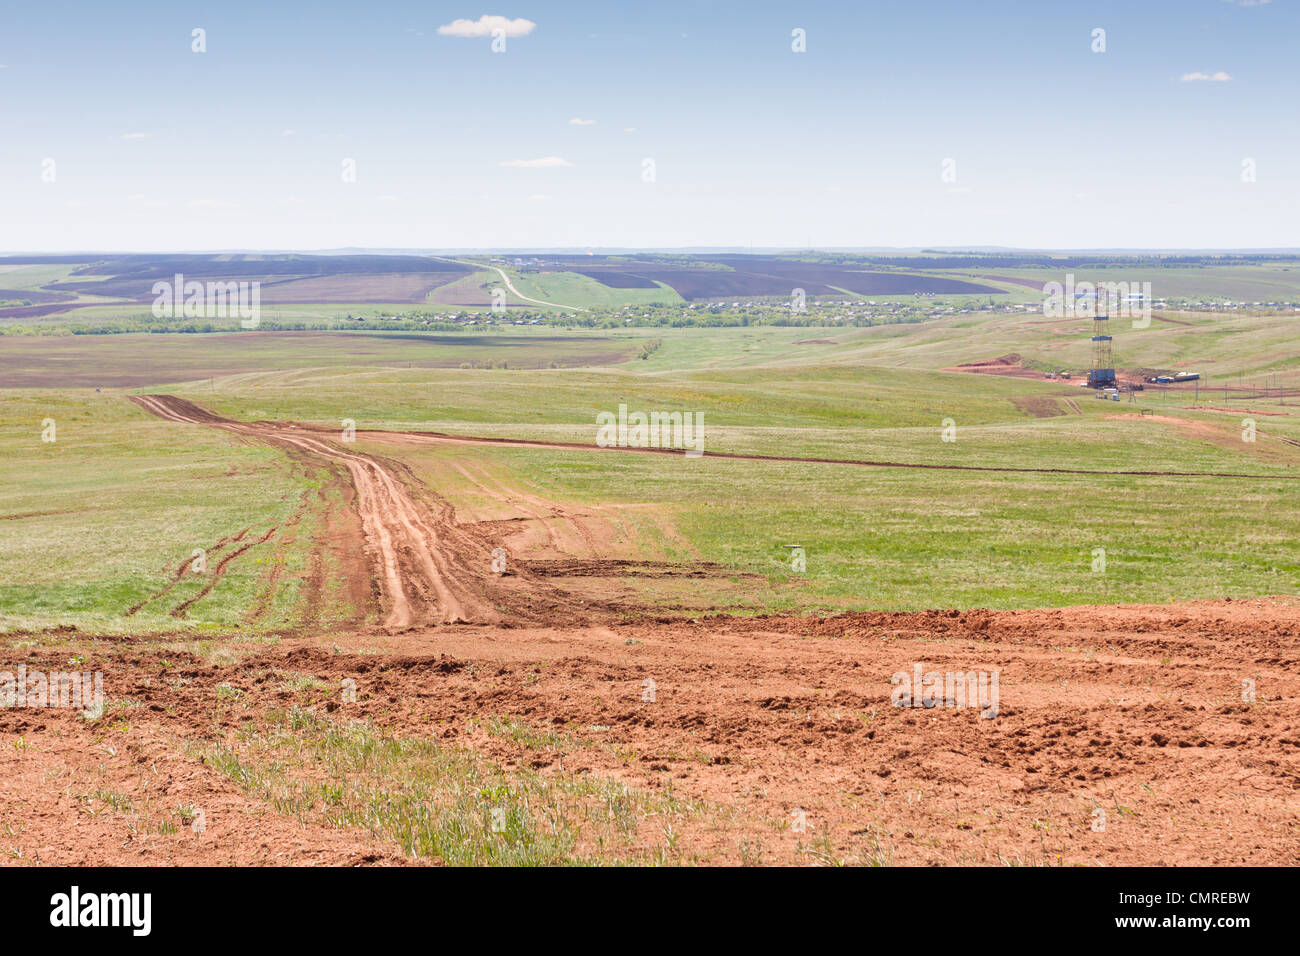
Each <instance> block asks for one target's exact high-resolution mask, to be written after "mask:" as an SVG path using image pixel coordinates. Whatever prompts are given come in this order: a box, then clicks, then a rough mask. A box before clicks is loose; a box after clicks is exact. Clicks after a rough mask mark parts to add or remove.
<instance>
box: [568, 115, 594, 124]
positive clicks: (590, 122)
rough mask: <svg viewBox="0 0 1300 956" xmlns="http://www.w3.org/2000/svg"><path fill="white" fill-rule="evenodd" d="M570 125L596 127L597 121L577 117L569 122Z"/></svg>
mask: <svg viewBox="0 0 1300 956" xmlns="http://www.w3.org/2000/svg"><path fill="white" fill-rule="evenodd" d="M569 125H570V126H595V125H596V121H595V120H589V119H581V118H580V117H577V116H575V117H574V118H573V119H571V120H569Z"/></svg>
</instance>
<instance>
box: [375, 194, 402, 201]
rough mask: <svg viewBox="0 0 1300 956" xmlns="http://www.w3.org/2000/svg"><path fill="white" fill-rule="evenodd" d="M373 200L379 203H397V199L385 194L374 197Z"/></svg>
mask: <svg viewBox="0 0 1300 956" xmlns="http://www.w3.org/2000/svg"><path fill="white" fill-rule="evenodd" d="M375 198H376V199H377V200H379V201H380V202H397V197H396V196H394V195H393V194H392V193H385V194H384V195H382V196H376V197H375Z"/></svg>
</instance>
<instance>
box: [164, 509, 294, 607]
mask: <svg viewBox="0 0 1300 956" xmlns="http://www.w3.org/2000/svg"><path fill="white" fill-rule="evenodd" d="M279 530H280V528H279V525H275V526H273V527H272V528H271V529H270V530H269V531H267V532H266V534H264V535H262V536H261V537H260V538H257V539H256V540H254V541H250V542H248V543H247V544H245V545H241V546H240V547H238V548H236V549H235V550H234V551H231V552H230V553H229V554H228V555H226V556H225V557H224V558H222V559H221V560H220V561H218V562H217V566H216V567H215V568H213V569H212V576H211V577H210V578H208V580H207V581H205V582H204V584H203V587H202V588H200V589H199V591H198V593H197V594H194V595H191V596H190V597H188V598H186V599H185V600H184V601H182V602H181V603H180V604H177V605H176V606H175V607H174V608H172V609H171V612H170V613H171V616H172V617H184V616H185V615H186V614H187V613H189V610H190V608H191V607H193V606H194V605H195V604H196V603H198V602H199V601H201V600H203V599H204V598H205V597H207V596H208V595H209V594H211V593H212V589H213V588H215V587H216V586H217V585H218V584H220V583H221V579H222V578H223V577H225V575H226V568H228V567H229V566H230V563H231V562H232V561H234V560H235V559H236V558H238V557H239V556H240V555H242V554H243V553H244V552H246V551H248V550H249V549H250V548H255V547H257V546H258V545H259V544H266V542H268V541H270V540H271V536H272V535H274V534H275V533H276V532H277V531H279Z"/></svg>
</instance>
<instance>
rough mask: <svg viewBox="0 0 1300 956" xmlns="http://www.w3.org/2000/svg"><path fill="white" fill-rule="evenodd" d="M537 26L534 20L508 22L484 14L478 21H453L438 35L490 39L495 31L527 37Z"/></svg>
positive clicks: (441, 27)
mask: <svg viewBox="0 0 1300 956" xmlns="http://www.w3.org/2000/svg"><path fill="white" fill-rule="evenodd" d="M535 26H537V24H536V23H534V22H533V21H532V20H525V19H523V18H522V17H520V18H518V19H515V20H507V19H506V18H505V17H501V16H494V15H489V14H486V13H485V14H483V16H481V17H479V18H478V19H477V20H452V21H451V23H445V24H443V25H442V26H440V27H438V33H440V34H441V35H442V36H445V37H467V38H473V37H490V36H491V35H492V31H493V30H501V31H503V32H504V33H505V35H506V36H508V37H526V36H528V34H530V33H532V32H533V27H535Z"/></svg>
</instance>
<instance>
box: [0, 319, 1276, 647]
mask: <svg viewBox="0 0 1300 956" xmlns="http://www.w3.org/2000/svg"><path fill="white" fill-rule="evenodd" d="M1184 321H1188V322H1190V323H1191V324H1190V325H1174V324H1162V323H1160V322H1153V323H1152V327H1151V328H1149V329H1144V330H1129V329H1126V330H1117V334H1116V353H1117V355H1120V356H1125V357H1130V356H1132V357H1136V356H1138V355H1141V356H1142V357H1143V359H1144V363H1143V364H1151V365H1160V364H1165V365H1174V364H1178V363H1184V364H1186V363H1191V364H1192V366H1193V367H1195V368H1197V369H1201V370H1204V369H1215V370H1220V373H1221V376H1222V378H1224V379H1227V378H1228V375H1229V372H1230V373H1231V377H1232V380H1233V381H1234V382H1235V380H1236V378H1237V376H1241V377H1243V379H1244V380H1245V381H1251V380H1258V379H1263V378H1265V377H1267V376H1270V375H1274V376H1277V377H1278V378H1282V379H1291V378H1293V377H1294V372H1292V371H1291V368H1292V367H1293V366H1294V365H1295V364H1296V363H1295V362H1294V361H1293V359H1294V357H1295V354H1294V353H1295V351H1296V349H1297V348H1300V346H1297V345H1295V344H1294V341H1293V339H1292V338H1291V337H1289V336H1288V333H1289V329H1288V328H1287V322H1288V321H1289V320H1286V319H1285V318H1282V317H1246V316H1215V317H1212V318H1211V317H1206V316H1200V317H1197V316H1191V315H1189V316H1186V317H1185V318H1184ZM1079 332H1080V329H1079V322H1078V321H1077V320H1073V321H1066V320H1059V321H1052V320H1046V319H1044V318H1043V317H1042V316H1027V317H1021V316H1000V317H989V316H973V315H972V316H954V317H952V318H950V319H944V320H940V321H937V322H931V323H925V324H920V325H912V326H889V327H880V328H872V329H835V328H832V329H817V330H809V329H806V328H804V329H791V328H777V327H760V328H741V329H691V330H681V329H678V330H638V329H629V330H619V331H618V332H615V333H582V334H578V333H573V334H554V333H551V332H545V331H542V330H521V331H519V332H518V333H517V334H515V333H511V334H509V335H501V336H483V337H480V339H475V340H471V339H469V338H468V337H459V336H457V337H440V336H417V335H374V334H371V335H356V334H344V335H327V334H318V333H300V334H283V335H273V336H257V337H245V336H242V335H241V336H200V335H186V336H152V337H151V336H139V337H135V336H109V337H94V338H92V337H78V338H77V339H76V340H73V345H75V346H76V350H74V351H73V352H69V353H66V354H65V355H64V356H63V357H62V359H61V361H66V362H67V363H68V364H69V366H75V367H76V368H77V369H81V370H85V369H91V370H93V371H94V372H96V373H98V374H100V375H101V377H102V378H103V379H104V380H105V381H106V382H107V381H112V380H114V379H115V378H117V379H118V380H119V381H121V382H122V383H123V384H122V385H120V386H119V387H117V388H113V387H108V386H106V387H105V388H104V390H103V391H95V390H93V389H90V388H80V389H77V388H61V389H53V388H14V389H8V390H5V391H3V392H0V397H2V399H3V401H2V402H0V475H2V476H3V478H4V483H3V485H0V488H2V489H3V490H2V491H0V626H3V627H5V628H8V629H11V630H15V629H31V628H38V627H44V626H53V625H59V624H71V625H73V626H77V627H79V628H82V629H99V630H121V631H151V630H152V631H158V630H163V631H166V630H179V631H187V630H195V631H198V632H203V631H204V630H213V629H217V630H219V629H223V628H224V629H232V628H243V629H248V630H254V631H257V630H268V629H274V628H276V627H281V626H287V625H289V624H292V623H293V622H294V621H295V620H297V619H298V618H297V615H298V614H299V613H300V610H301V608H300V607H299V605H300V604H301V600H302V595H301V593H300V592H301V580H302V578H303V576H304V575H305V574H306V573H307V570H308V569H307V564H308V560H309V559H308V551H309V545H310V541H311V539H312V537H313V535H315V534H317V533H318V532H319V530H320V529H319V528H317V527H315V525H314V522H317V521H319V520H321V519H320V517H319V515H320V511H319V509H318V508H316V507H305V506H304V502H305V501H307V500H308V499H310V498H311V496H313V495H315V496H319V495H322V494H325V495H328V494H333V493H334V492H333V491H331V490H330V489H324V490H323V489H322V487H321V484H322V481H323V479H322V476H320V475H313V474H309V473H307V472H305V471H304V470H303V469H302V467H301V466H300V465H298V464H296V463H294V462H292V461H291V460H289V459H287V458H286V457H285V456H283V455H282V454H280V453H279V452H277V451H275V450H273V449H270V448H266V447H261V446H258V445H255V444H251V443H245V442H242V441H240V440H238V439H236V438H234V437H233V436H230V435H227V434H224V433H222V432H220V431H216V430H212V429H205V428H199V427H189V426H180V425H175V424H170V423H166V422H162V421H159V420H157V419H154V418H152V417H150V416H148V415H147V414H145V413H144V412H143V411H142V410H140V409H139V408H137V407H136V406H135V405H133V404H132V403H130V402H129V401H127V399H126V394H127V393H128V392H148V391H171V392H175V393H177V394H180V395H183V396H185V397H187V398H190V399H191V400H194V401H197V402H199V403H200V404H203V405H205V406H206V407H209V408H211V409H213V410H214V411H216V412H219V413H221V414H224V415H227V416H230V417H233V418H239V419H245V420H257V419H293V420H303V421H313V422H322V423H329V424H333V425H338V424H340V423H341V422H342V420H344V419H353V420H355V421H356V423H357V427H358V428H360V429H367V428H373V429H401V430H415V431H441V432H448V433H452V434H466V435H479V436H495V437H503V438H524V439H529V438H532V439H543V440H549V441H572V442H579V443H584V444H592V445H594V441H595V420H596V419H595V416H596V414H597V413H598V412H601V411H615V410H616V409H617V407H618V406H619V405H620V404H626V405H628V406H629V408H630V409H632V410H642V411H692V412H697V413H702V414H703V416H704V421H705V434H706V438H705V443H706V444H705V447H706V448H707V449H708V450H709V451H715V452H716V451H721V452H734V453H751V454H761V455H769V456H805V457H818V458H835V459H853V460H869V461H877V462H893V463H898V464H912V465H934V466H944V465H957V466H965V467H970V468H994V469H998V468H1005V469H1014V468H1024V467H1029V468H1057V469H1082V470H1089V471H1099V472H1100V471H1109V472H1116V471H1129V472H1153V473H1168V472H1215V473H1232V474H1240V475H1243V476H1246V477H1236V478H1215V477H1195V476H1172V475H1168V474H1164V475H1160V474H1153V475H1145V476H1143V475H1114V474H1110V475H1107V474H1032V473H1029V474H1027V473H1023V472H1015V471H1010V470H1008V471H962V470H949V469H945V468H933V469H930V468H927V469H913V468H894V467H888V468H886V467H857V466H852V465H837V464H821V463H801V462H788V461H746V460H726V459H717V458H704V459H695V460H691V459H686V458H685V457H684V456H683V457H678V456H653V455H630V454H619V453H614V452H601V451H597V450H594V449H593V450H592V451H581V450H562V449H541V448H510V447H502V446H483V445H477V446H463V445H452V446H435V445H421V446H410V447H402V448H395V447H394V446H391V445H383V444H380V443H378V442H375V443H373V446H372V445H371V444H370V443H368V442H367V440H366V438H365V436H364V433H363V434H362V435H361V436H359V437H360V441H359V443H358V448H360V449H365V450H371V451H376V452H380V453H382V454H385V455H389V456H392V457H398V458H402V459H403V460H406V461H407V462H408V463H410V464H411V466H412V468H413V469H415V471H416V473H417V474H419V475H420V476H421V478H422V480H424V481H425V482H426V483H427V484H428V485H429V487H430V488H432V489H433V490H434V491H437V492H439V493H440V494H443V495H445V496H447V497H448V498H449V499H450V500H451V501H452V502H453V503H454V504H456V505H457V507H458V508H461V509H464V510H465V511H466V513H469V512H470V511H472V510H473V508H474V507H475V502H476V495H477V492H476V491H475V489H474V488H473V487H472V486H470V485H467V484H465V483H464V482H462V481H461V480H460V479H459V478H458V477H457V474H458V473H457V472H456V469H455V467H454V463H455V462H457V461H461V460H472V461H473V462H475V463H478V464H479V465H481V466H482V467H483V468H486V469H489V470H491V472H492V473H493V474H494V475H495V476H496V477H497V479H498V480H499V481H500V483H501V484H502V485H503V486H504V487H507V488H510V487H513V488H517V489H520V490H522V491H524V492H526V493H528V494H531V495H534V496H535V497H537V498H545V499H548V500H553V501H556V502H558V503H561V504H564V505H569V506H575V507H578V506H583V505H589V506H591V507H593V508H607V509H611V510H612V511H613V512H614V513H616V514H618V515H620V516H623V517H624V518H626V520H628V521H629V522H639V523H640V525H641V527H639V528H638V530H637V533H635V534H631V535H629V540H632V541H639V542H644V546H645V547H646V548H647V552H649V551H654V553H655V554H656V555H657V556H660V557H662V556H663V555H664V554H670V555H676V556H679V557H682V558H683V559H685V558H690V559H692V560H704V561H711V562H716V563H718V564H721V565H723V566H724V567H726V568H727V569H729V570H730V571H732V572H734V574H733V578H732V580H730V581H728V580H725V579H722V580H719V581H717V582H714V581H712V580H703V579H702V580H699V581H696V582H693V583H692V587H696V586H697V585H698V587H699V588H700V589H702V592H703V593H702V594H701V596H700V599H701V601H702V602H703V603H704V604H705V605H706V606H707V604H708V601H709V598H710V591H709V589H710V588H716V591H717V593H716V595H713V596H714V597H715V598H716V601H715V606H717V607H726V608H730V609H733V610H737V611H746V610H752V611H764V610H773V609H810V608H921V607H935V606H941V607H947V606H955V607H970V606H990V607H1020V606H1058V605H1068V604H1077V603H1096V602H1126V601H1161V602H1163V601H1168V600H1170V599H1184V598H1195V597H1218V596H1223V595H1232V596H1235V597H1244V596H1249V595H1257V594H1270V593H1293V592H1295V591H1296V590H1297V589H1298V585H1300V558H1298V555H1297V550H1296V548H1295V545H1294V542H1295V541H1296V540H1297V539H1298V538H1300V513H1298V512H1297V511H1296V509H1295V508H1294V507H1293V500H1294V497H1295V495H1296V492H1297V490H1298V489H1297V483H1296V481H1295V480H1294V476H1295V475H1296V474H1297V471H1296V468H1297V465H1300V446H1297V445H1296V444H1293V442H1296V441H1300V427H1297V424H1296V421H1297V416H1296V415H1295V402H1296V401H1297V400H1296V399H1291V402H1292V404H1290V405H1287V404H1284V403H1283V402H1282V401H1279V400H1278V399H1276V398H1273V399H1271V400H1270V401H1268V402H1265V401H1263V400H1258V401H1253V402H1242V401H1240V400H1237V399H1231V400H1229V401H1227V402H1225V401H1224V399H1223V397H1222V394H1220V395H1219V396H1218V397H1216V396H1215V393H1214V391H1213V382H1214V380H1215V379H1214V375H1213V373H1209V374H1210V376H1211V377H1210V387H1208V388H1205V389H1202V392H1201V395H1200V398H1199V399H1196V398H1195V393H1194V392H1192V391H1191V390H1185V391H1180V392H1178V393H1175V394H1160V393H1156V392H1147V393H1144V394H1142V395H1141V396H1139V401H1138V402H1136V403H1129V402H1128V401H1125V402H1121V403H1114V402H1102V401H1098V400H1097V399H1096V398H1095V397H1094V396H1093V394H1092V393H1091V392H1088V391H1087V390H1085V389H1082V388H1079V387H1078V386H1077V385H1071V384H1069V383H1062V382H1059V381H1056V382H1050V381H1043V380H1038V379H1026V378H1005V377H995V376H988V375H973V374H969V373H961V372H950V371H942V369H945V368H947V367H949V366H951V365H955V364H957V363H959V362H962V361H972V360H976V359H986V358H990V357H993V356H996V355H1001V354H1006V353H1008V352H1011V351H1015V352H1018V353H1019V354H1021V355H1023V356H1024V357H1025V358H1026V360H1027V361H1030V362H1034V361H1043V362H1046V361H1048V360H1049V359H1050V358H1051V357H1052V356H1053V355H1054V354H1055V353H1056V352H1061V351H1068V350H1075V351H1077V350H1078V349H1079V348H1080V347H1081V346H1079V344H1078V341H1077V340H1079V339H1080V335H1079ZM651 337H658V338H661V339H662V346H661V347H660V348H658V349H657V350H655V351H654V352H652V353H651V354H650V355H649V357H648V358H646V359H639V358H637V357H636V355H637V354H638V353H639V351H640V349H641V347H642V345H643V344H644V343H645V342H646V341H647V340H648V339H649V338H651ZM131 339H143V340H146V341H144V342H134V343H133V342H131V341H130V340H131ZM810 340H821V341H820V342H819V344H804V345H801V344H798V343H801V342H809V341H810ZM31 341H34V340H31ZM47 341H48V340H47ZM3 344H4V350H3V353H2V354H0V364H6V365H8V366H9V367H13V368H19V367H26V366H25V365H24V363H26V364H27V365H31V364H33V363H34V362H35V359H33V358H32V357H31V356H28V355H26V353H22V352H16V351H15V350H14V349H13V348H12V340H11V341H7V342H5V343H3ZM1055 346H1060V347H1061V348H1059V349H1057V348H1055ZM1082 347H1084V348H1086V343H1085V346H1082ZM145 349H149V350H156V351H150V352H149V353H148V355H147V358H148V361H145V359H144V358H143V357H142V356H144V355H145V352H144V351H142V350H145ZM507 355H508V356H509V358H508V359H507V361H509V363H510V365H511V366H515V365H516V364H518V365H519V366H524V367H510V368H462V367H459V366H461V365H463V364H469V363H473V362H480V364H487V365H490V364H492V363H491V361H487V360H486V357H487V356H503V357H504V356H507ZM44 360H45V361H47V362H53V361H55V360H54V359H53V358H51V357H50V356H49V355H46V356H45V358H44ZM480 360H483V361H480ZM551 362H560V363H564V362H572V363H574V365H575V366H577V367H573V368H547V367H545V366H546V365H548V364H549V363H551ZM539 366H540V367H539ZM198 371H202V373H203V375H202V376H201V377H200V376H199V375H195V374H194V373H195V372H198ZM186 376H190V377H189V379H188V381H187V380H186ZM151 377H152V378H151ZM142 379H143V380H144V381H147V382H150V384H143V383H142ZM169 381H170V382H171V384H168V382H169ZM1225 409H1226V410H1225ZM1144 412H1146V413H1147V414H1144ZM1247 417H1253V419H1254V420H1255V421H1256V423H1257V428H1258V437H1257V440H1256V441H1255V442H1247V441H1243V440H1242V436H1243V425H1242V422H1243V419H1244V418H1247ZM47 418H50V419H54V421H55V422H56V425H57V430H58V440H57V442H42V441H41V429H42V422H43V421H44V420H45V419H47ZM945 420H951V422H952V424H953V425H954V426H955V429H956V431H955V440H954V441H944V440H943V438H942V431H941V430H942V428H943V425H944V422H945ZM950 434H951V433H950ZM648 515H653V516H654V520H653V521H648V520H644V519H645V516H648ZM637 516H640V517H637ZM286 525H288V526H291V527H292V528H293V529H294V532H293V534H291V535H289V536H288V539H287V541H281V538H280V537H279V536H278V535H277V536H274V537H273V538H272V539H271V540H270V541H268V542H267V543H265V544H261V545H258V544H255V543H254V544H253V545H252V546H251V547H250V548H249V550H248V551H247V552H244V553H243V554H242V556H241V557H240V559H239V560H237V561H233V562H232V563H231V564H230V565H229V567H228V568H227V569H226V570H225V571H224V572H223V573H222V574H221V575H220V576H219V578H218V579H215V580H212V579H213V578H214V575H213V573H212V572H211V570H209V572H208V573H207V575H206V577H205V576H204V575H200V574H190V573H185V574H181V575H180V576H179V578H178V576H177V572H178V569H180V568H181V566H182V564H183V563H184V562H185V560H186V559H187V556H189V555H190V554H191V553H192V551H193V550H194V549H196V548H200V549H208V548H212V547H214V546H215V545H216V544H217V543H218V542H221V541H223V540H224V539H229V538H231V537H232V536H236V535H239V534H240V533H241V532H243V533H244V534H245V537H244V538H242V539H240V540H239V541H238V542H237V543H235V544H227V545H223V546H221V547H218V548H217V549H216V551H215V552H214V553H215V554H217V555H220V554H222V553H228V551H230V550H232V549H233V548H234V547H238V546H242V545H243V544H247V543H249V542H251V541H254V540H255V539H256V538H258V537H260V536H261V535H262V534H263V533H265V532H266V531H268V530H270V529H272V528H282V527H285V526H286ZM666 542H668V543H667V544H666ZM793 544H797V545H801V546H802V547H804V548H805V549H806V554H807V569H806V571H805V572H803V573H797V572H795V571H794V570H792V568H791V566H790V560H789V553H788V551H787V550H786V548H785V545H793ZM223 548H224V550H223ZM1097 549H1104V550H1105V557H1106V561H1105V571H1104V572H1102V571H1100V570H1096V571H1094V570H1093V567H1094V560H1095V559H1096V557H1097V555H1098V554H1099V553H1100V552H1098V551H1097ZM212 563H213V564H215V563H216V561H215V560H213V561H212ZM737 581H754V582H757V583H755V584H754V585H753V586H748V585H746V586H744V587H737ZM209 584H210V590H208V591H206V592H204V589H205V587H208V586H209ZM159 592H163V597H162V598H161V599H159V600H155V601H151V602H147V603H145V604H144V605H143V607H141V608H140V610H139V611H137V612H136V613H134V614H132V615H130V616H129V617H128V616H127V614H126V611H127V610H128V609H130V608H132V607H133V606H135V605H137V604H139V603H140V602H142V601H145V599H147V598H149V597H150V596H151V595H155V594H157V593H159ZM200 592H204V593H200ZM195 595H198V596H197V597H196V599H195V600H194V601H193V602H192V603H190V604H188V605H187V606H186V608H185V613H184V615H183V616H177V615H175V614H173V613H172V612H173V611H174V610H175V608H176V606H177V605H178V604H184V603H185V602H186V600H187V599H188V598H189V597H193V596H195ZM250 608H256V609H257V612H256V613H252V612H251V611H250Z"/></svg>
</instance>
